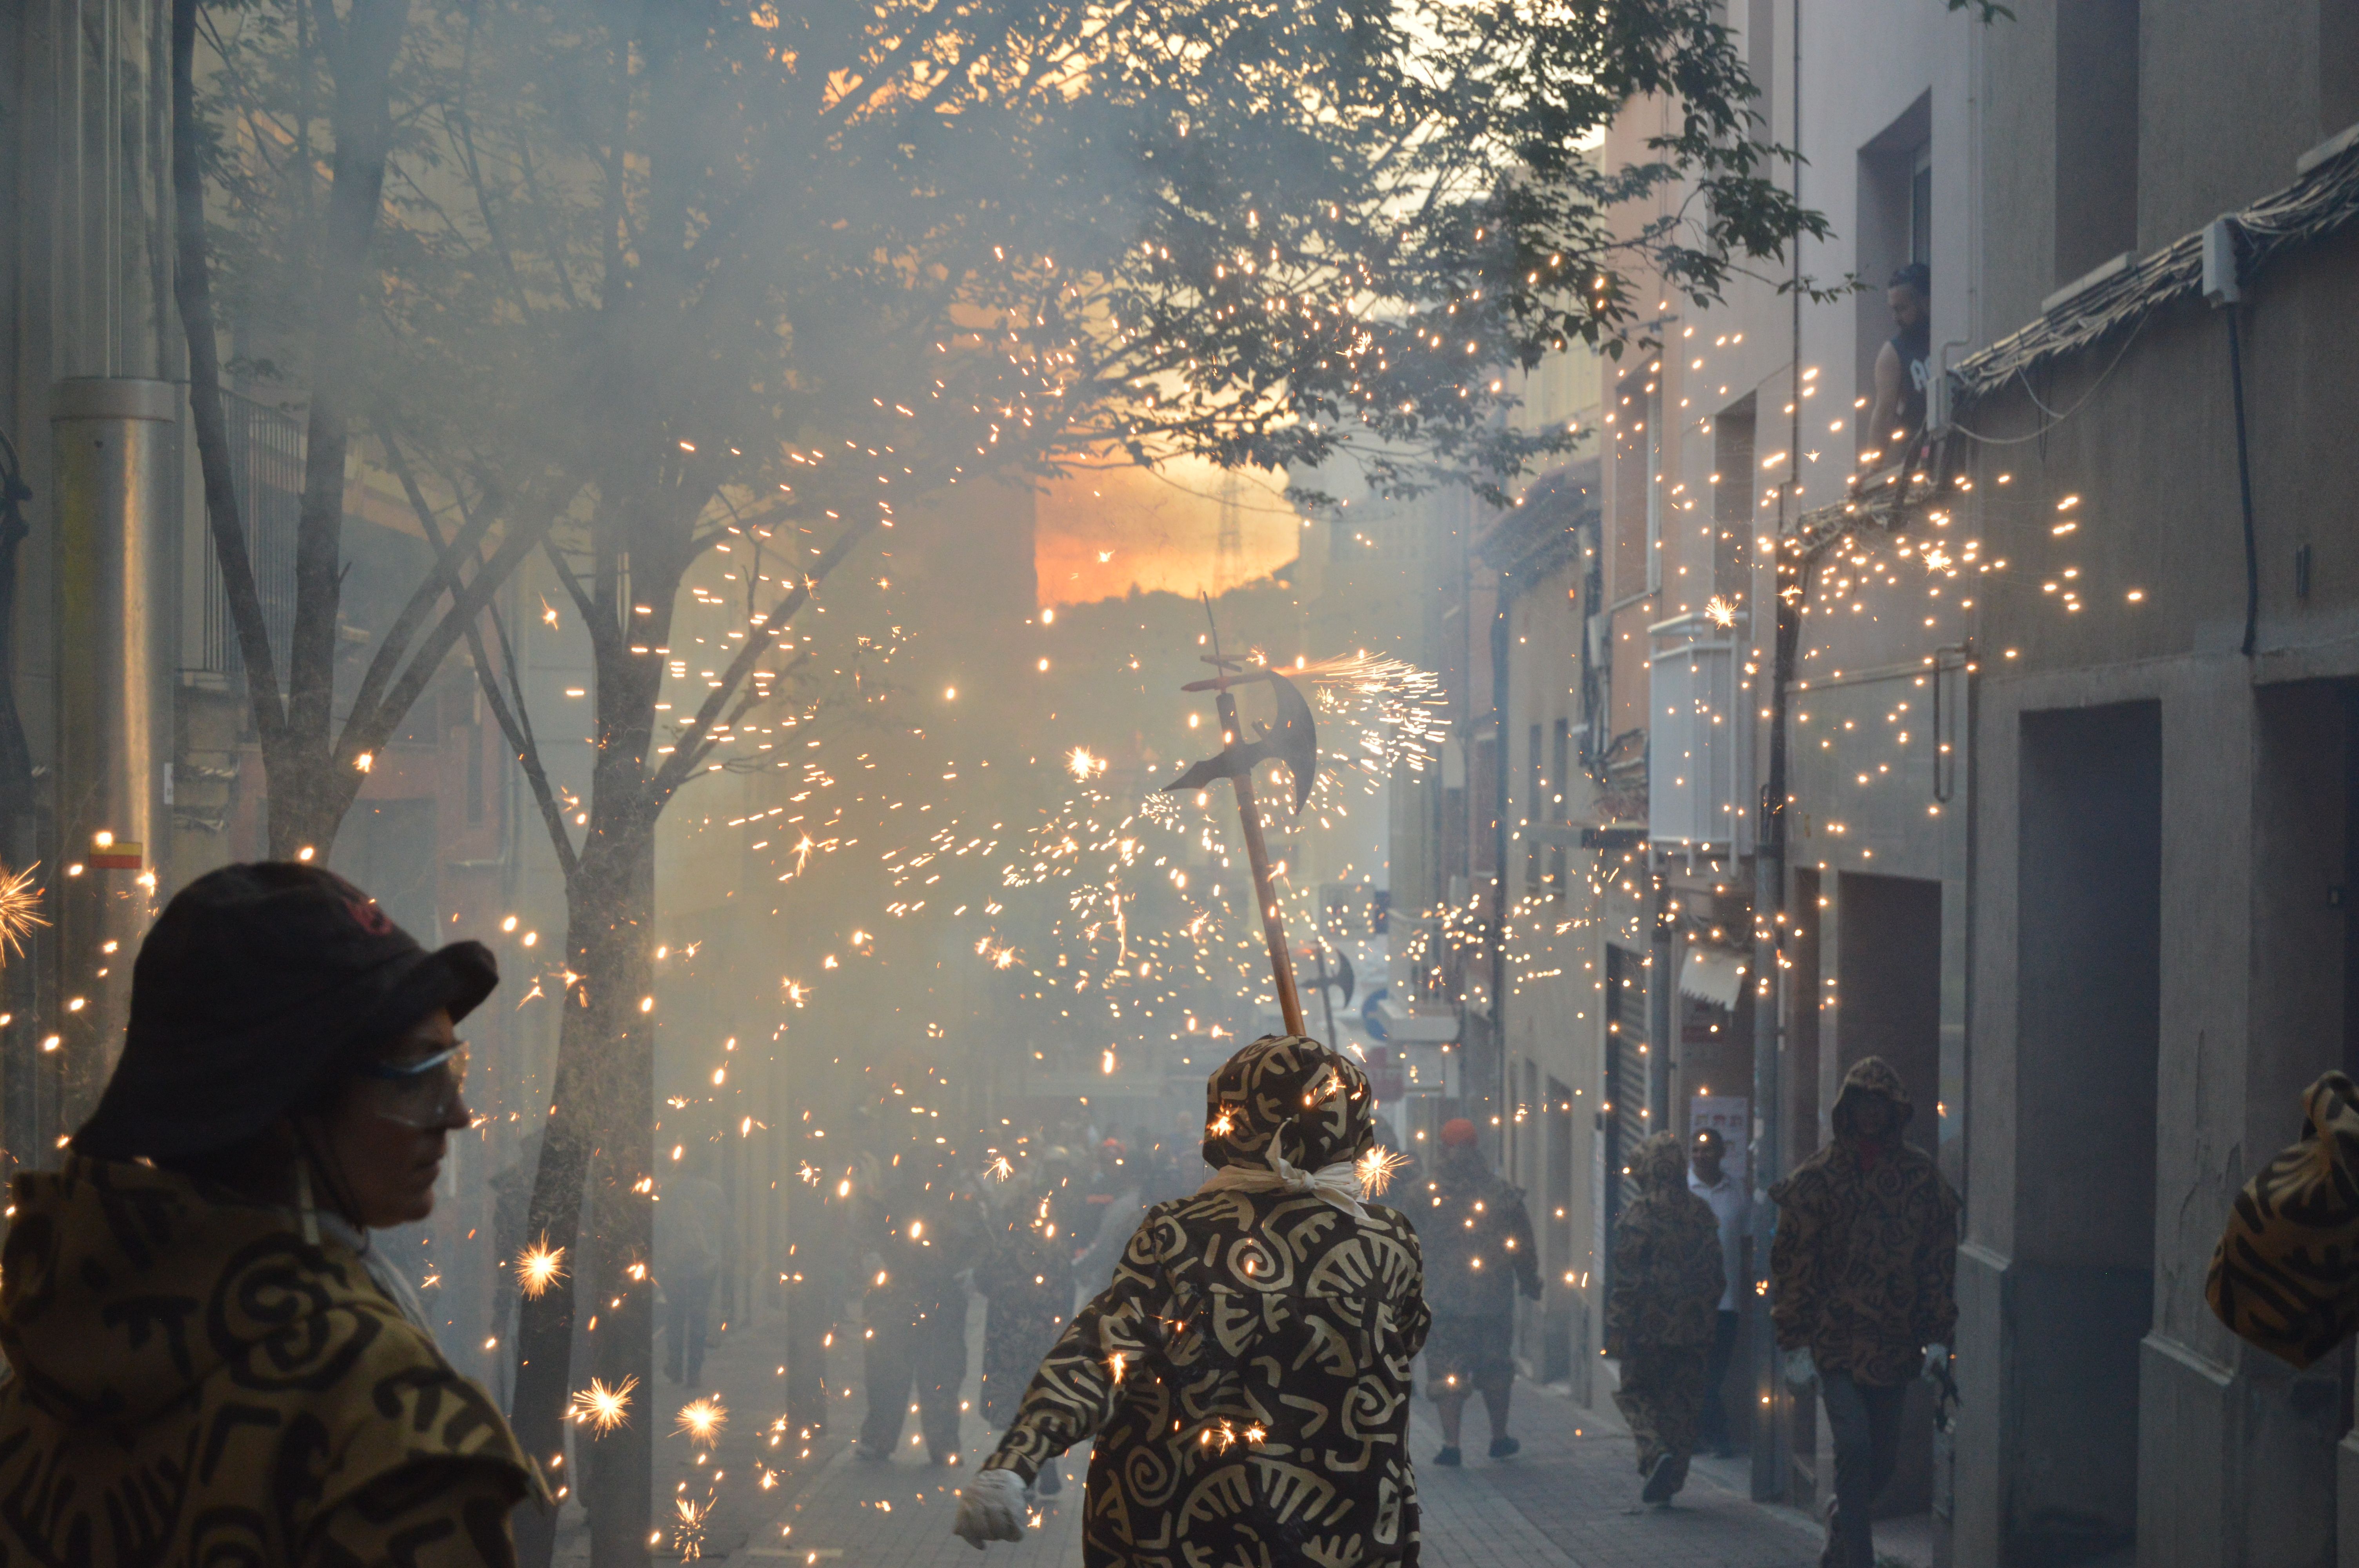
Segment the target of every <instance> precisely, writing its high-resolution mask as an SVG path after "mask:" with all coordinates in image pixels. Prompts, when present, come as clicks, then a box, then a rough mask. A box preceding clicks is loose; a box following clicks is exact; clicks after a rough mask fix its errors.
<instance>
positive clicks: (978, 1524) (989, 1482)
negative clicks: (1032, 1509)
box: [951, 1470, 1024, 1552]
mask: <svg viewBox="0 0 2359 1568" xmlns="http://www.w3.org/2000/svg"><path fill="white" fill-rule="evenodd" d="M951 1534H953V1535H955V1536H957V1537H958V1538H959V1539H960V1540H962V1541H965V1542H966V1543H967V1544H968V1545H969V1546H972V1547H973V1548H974V1549H975V1550H976V1551H977V1552H980V1551H982V1550H983V1546H984V1542H985V1541H1021V1540H1023V1539H1024V1483H1023V1482H1022V1481H1021V1480H1019V1479H1017V1477H1016V1472H1015V1471H1013V1470H978V1471H976V1472H975V1473H974V1477H973V1479H972V1480H970V1481H968V1482H967V1484H966V1487H965V1489H964V1490H962V1492H961V1493H960V1494H959V1509H958V1522H957V1523H956V1524H953V1525H951Z"/></svg>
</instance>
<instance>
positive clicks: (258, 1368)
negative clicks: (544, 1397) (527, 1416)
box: [0, 1155, 539, 1563]
mask: <svg viewBox="0 0 2359 1568" xmlns="http://www.w3.org/2000/svg"><path fill="white" fill-rule="evenodd" d="M10 1195H11V1197H12V1199H13V1201H14V1203H15V1206H16V1208H15V1214H16V1217H15V1220H14V1222H13V1223H12V1225H11V1226H10V1228H9V1231H8V1238H7V1244H6V1249H5V1254H0V1351H5V1355H6V1357H7V1360H8V1365H9V1368H10V1369H11V1371H12V1373H13V1374H14V1375H13V1376H12V1377H10V1378H9V1379H7V1381H6V1382H5V1384H0V1497H10V1498H27V1499H29V1498H39V1499H42V1501H41V1502H40V1504H39V1506H38V1507H27V1508H22V1509H0V1557H5V1560H7V1561H10V1562H65V1561H82V1562H94V1563H131V1562H172V1563H194V1562H201V1561H207V1560H211V1559H212V1558H214V1557H222V1558H228V1557H238V1558H240V1559H241V1560H247V1561H259V1562H272V1563H294V1562H302V1561H308V1560H310V1555H311V1551H312V1547H313V1545H314V1544H315V1542H316V1536H317V1533H318V1530H319V1528H320V1527H321V1522H322V1520H323V1519H325V1518H326V1516H327V1515H328V1514H329V1513H330V1511H331V1510H333V1509H337V1508H339V1507H341V1506H342V1505H343V1504H345V1503H347V1502H350V1501H352V1500H353V1498H356V1497H357V1496H358V1495H359V1494H360V1493H361V1492H362V1491H363V1490H364V1488H366V1487H370V1486H371V1485H372V1484H373V1483H375V1482H378V1481H380V1480H382V1479H384V1478H385V1477H386V1476H390V1475H392V1474H393V1473H395V1472H397V1471H399V1470H403V1469H405V1468H408V1467H411V1466H415V1465H420V1464H431V1463H437V1462H442V1463H449V1462H457V1463H459V1464H462V1465H477V1466H482V1467H483V1468H484V1470H485V1471H486V1472H489V1473H491V1474H492V1475H493V1476H495V1484H496V1485H497V1486H498V1487H500V1488H501V1489H504V1490H506V1491H507V1492H508V1493H510V1494H511V1496H512V1500H520V1499H522V1498H526V1497H527V1496H531V1495H534V1494H536V1493H538V1491H539V1480H538V1474H537V1472H536V1471H535V1470H534V1469H533V1467H532V1465H530V1463H529V1462H528V1461H527V1459H526V1457H525V1455H524V1454H523V1452H522V1451H521V1450H520V1449H519V1448H518V1447H517V1446H516V1439H515V1437H514V1436H513V1435H511V1434H510V1433H509V1431H508V1427H507V1422H506V1421H504V1420H503V1419H501V1416H500V1412H499V1411H498V1410H497V1408H496V1407H495V1406H494V1405H493V1404H492V1403H491V1401H490V1400H488V1399H486V1398H485V1397H484V1393H483V1391H482V1390H480V1389H478V1388H476V1387H475V1386H474V1385H473V1383H471V1382H469V1381H468V1380H467V1379H464V1378H462V1377H461V1376H460V1375H459V1374H458V1373H457V1372H456V1371H454V1370H452V1368H451V1365H450V1363H449V1362H447V1361H445V1360H444V1359H443V1357H442V1355H441V1353H440V1350H439V1349H437V1348H436V1346H435V1345H434V1343H433V1341H432V1340H431V1339H430V1338H429V1336H427V1335H426V1334H425V1332H424V1331H423V1330H421V1329H419V1328H418V1327H416V1326H415V1325H412V1324H411V1323H409V1322H408V1320H407V1319H406V1318H405V1317H404V1316H403V1315H402V1313H401V1311H400V1309H399V1308H398V1307H397V1305H396V1304H395V1303H393V1302H392V1301H391V1300H389V1299H388V1298H387V1297H386V1294H385V1293H384V1292H383V1291H382V1290H380V1289H379V1288H378V1287H377V1286H376V1285H375V1283H374V1282H373V1281H371V1280H370V1278H369V1275H368V1272H367V1271H366V1269H365V1268H364V1265H363V1263H362V1260H360V1258H359V1257H358V1256H357V1255H355V1254H354V1253H353V1251H352V1250H351V1249H349V1248H346V1247H344V1246H342V1244H340V1243H338V1242H337V1241H335V1240H333V1239H324V1240H321V1241H320V1242H318V1243H307V1242H306V1241H305V1240H304V1239H303V1238H302V1235H301V1234H300V1228H301V1227H300V1222H299V1217H297V1215H296V1214H295V1213H293V1212H292V1211H290V1210H288V1209H284V1208H280V1207H277V1206H268V1205H260V1204H253V1203H247V1202H243V1201H239V1200H238V1199H236V1198H234V1196H232V1195H228V1194H226V1193H224V1192H222V1191H221V1190H219V1189H216V1188H212V1187H207V1186H202V1185H201V1184H198V1183H197V1182H195V1181H193V1180H192V1179H191V1178H190V1177H188V1176H185V1175H181V1174H179V1173H175V1172H171V1171H167V1170H162V1169H158V1168H155V1167H152V1166H147V1165H141V1164H132V1163H125V1162H115V1161H108V1160H95V1159H90V1158H87V1157H83V1156H80V1155H73V1156H69V1158H68V1159H67V1162H66V1164H65V1168H64V1169H63V1170H61V1171H58V1172H54V1173H36V1174H26V1175H19V1176H17V1177H16V1179H15V1181H14V1182H13V1183H12V1184H11V1187H10ZM200 1453H201V1454H202V1455H203V1462H202V1463H201V1465H195V1466H191V1465H190V1457H191V1455H195V1454H200Z"/></svg>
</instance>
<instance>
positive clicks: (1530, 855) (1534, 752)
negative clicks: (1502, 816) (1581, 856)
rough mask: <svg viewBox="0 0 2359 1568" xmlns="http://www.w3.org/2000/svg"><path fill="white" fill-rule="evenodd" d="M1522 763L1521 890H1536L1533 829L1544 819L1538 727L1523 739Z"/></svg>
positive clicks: (1537, 846)
mask: <svg viewBox="0 0 2359 1568" xmlns="http://www.w3.org/2000/svg"><path fill="white" fill-rule="evenodd" d="M1524 755H1525V758H1526V765H1525V770H1524V776H1525V778H1526V779H1527V781H1528V783H1527V784H1526V786H1525V790H1524V812H1523V816H1524V892H1527V893H1534V894H1536V893H1538V892H1539V891H1540V836H1539V834H1538V832H1536V831H1535V829H1536V828H1538V827H1539V826H1540V824H1541V823H1543V822H1545V821H1547V820H1548V816H1547V814H1546V813H1545V812H1544V811H1542V810H1541V808H1540V803H1541V802H1542V801H1544V800H1546V799H1547V798H1548V796H1547V794H1546V791H1547V789H1548V781H1547V780H1546V779H1544V778H1542V777H1541V776H1540V727H1539V726H1538V725H1537V724H1535V725H1533V726H1532V727H1531V733H1530V736H1529V738H1528V739H1527V741H1525V742H1524Z"/></svg>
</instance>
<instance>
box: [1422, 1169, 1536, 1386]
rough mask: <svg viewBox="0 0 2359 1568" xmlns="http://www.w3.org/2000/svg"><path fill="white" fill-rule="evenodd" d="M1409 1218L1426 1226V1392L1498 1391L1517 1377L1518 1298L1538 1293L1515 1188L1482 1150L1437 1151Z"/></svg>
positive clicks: (1527, 1226)
mask: <svg viewBox="0 0 2359 1568" xmlns="http://www.w3.org/2000/svg"><path fill="white" fill-rule="evenodd" d="M1410 1212H1411V1213H1413V1214H1414V1215H1416V1217H1417V1220H1418V1223H1419V1225H1421V1226H1423V1227H1424V1228H1423V1229H1422V1230H1421V1231H1419V1237H1420V1238H1422V1240H1423V1243H1424V1247H1425V1300H1426V1304H1427V1305H1429V1306H1430V1307H1431V1308H1432V1309H1433V1336H1432V1337H1431V1338H1430V1340H1428V1341H1427V1343H1426V1347H1425V1372H1426V1392H1427V1393H1428V1394H1429V1395H1431V1396H1432V1397H1434V1398H1436V1399H1440V1398H1445V1397H1447V1396H1450V1395H1451V1394H1459V1393H1465V1392H1467V1391H1469V1390H1477V1389H1481V1390H1491V1391H1493V1392H1497V1391H1500V1390H1505V1389H1506V1388H1507V1387H1508V1385H1510V1384H1511V1383H1513V1382H1514V1381H1515V1378H1516V1364H1515V1355H1514V1352H1515V1338H1516V1292H1517V1290H1519V1289H1520V1290H1521V1291H1522V1292H1523V1293H1524V1294H1526V1295H1527V1296H1529V1297H1531V1298H1532V1299H1533V1300H1535V1301H1538V1299H1539V1295H1540V1265H1539V1249H1538V1245H1537V1244H1536V1243H1535V1242H1534V1241H1533V1239H1532V1218H1531V1214H1530V1211H1528V1210H1527V1209H1526V1208H1525V1207H1524V1195H1523V1193H1522V1191H1521V1190H1520V1189H1519V1188H1517V1187H1516V1186H1514V1185H1512V1184H1509V1183H1508V1182H1507V1180H1506V1178H1505V1177H1503V1176H1501V1175H1500V1174H1499V1173H1497V1172H1495V1171H1494V1170H1492V1169H1491V1167H1490V1164H1489V1162H1486V1161H1485V1160H1484V1158H1483V1155H1482V1153H1481V1152H1480V1151H1478V1150H1476V1149H1474V1148H1473V1147H1471V1146H1470V1147H1467V1148H1463V1149H1444V1150H1443V1151H1442V1152H1441V1157H1440V1160H1439V1161H1438V1162H1436V1164H1435V1166H1434V1172H1433V1176H1432V1178H1431V1179H1430V1180H1429V1181H1427V1182H1425V1183H1424V1184H1423V1201H1422V1202H1420V1201H1419V1200H1418V1199H1417V1198H1416V1197H1412V1198H1411V1199H1410Z"/></svg>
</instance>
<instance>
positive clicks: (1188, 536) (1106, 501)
mask: <svg viewBox="0 0 2359 1568" xmlns="http://www.w3.org/2000/svg"><path fill="white" fill-rule="evenodd" d="M1223 482H1224V479H1223V474H1222V472H1221V470H1219V469H1218V468H1217V467H1215V466H1214V465H1212V463H1209V462H1204V461H1199V460H1174V461H1172V462H1169V463H1167V464H1165V465H1164V466H1163V467H1162V468H1161V469H1159V470H1154V471H1152V472H1150V471H1148V470H1144V469H1136V468H1128V467H1125V468H1118V469H1106V470H1095V471H1089V472H1082V473H1076V474H1073V475H1071V476H1070V477H1068V478H1065V479H1061V480H1058V481H1054V482H1052V483H1050V484H1049V486H1048V488H1047V489H1046V490H1045V491H1044V492H1042V493H1041V495H1040V497H1039V501H1038V509H1037V512H1036V522H1035V524H1034V527H1033V535H1032V538H1033V569H1034V571H1035V572H1036V573H1037V574H1038V579H1039V584H1040V600H1041V602H1042V603H1043V604H1045V605H1057V604H1088V603H1092V602H1094V601H1096V600H1104V599H1120V598H1122V597H1124V596H1125V595H1126V594H1128V593H1129V592H1130V590H1131V589H1133V588H1136V589H1138V590H1139V591H1140V592H1142V593H1156V592H1165V593H1177V594H1180V595H1183V596H1185V597H1187V598H1191V599H1192V598H1194V597H1195V595H1196V592H1197V590H1198V589H1204V590H1206V591H1209V592H1214V593H1217V592H1220V591H1221V590H1222V589H1226V588H1232V587H1235V586H1238V584H1236V583H1227V582H1221V581H1217V580H1215V579H1216V577H1217V575H1218V573H1219V572H1220V569H1221V562H1220V550H1219V545H1220V533H1221V499H1220V498H1221V491H1222V486H1223ZM1282 482H1283V481H1280V480H1279V479H1278V478H1277V476H1276V475H1272V474H1267V473H1264V472H1261V471H1259V470H1245V471H1243V472H1241V473H1239V474H1238V475H1237V476H1236V480H1235V494H1236V505H1237V542H1238V546H1239V548H1238V555H1237V563H1236V569H1237V572H1238V575H1239V579H1240V581H1241V582H1256V581H1259V580H1261V579H1265V578H1267V577H1268V576H1270V574H1272V573H1273V572H1275V571H1277V569H1278V568H1281V567H1283V566H1285V565H1286V564H1287V563H1288V562H1289V561H1291V560H1293V559H1294V558H1295V557H1297V556H1299V555H1300V554H1301V552H1302V520H1301V518H1300V517H1299V515H1298V514H1296V513H1295V512H1294V510H1293V509H1292V508H1291V507H1290V506H1288V504H1287V503H1286V501H1285V499H1284V498H1283V496H1282V494H1281V493H1280V491H1281V487H1282Z"/></svg>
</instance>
